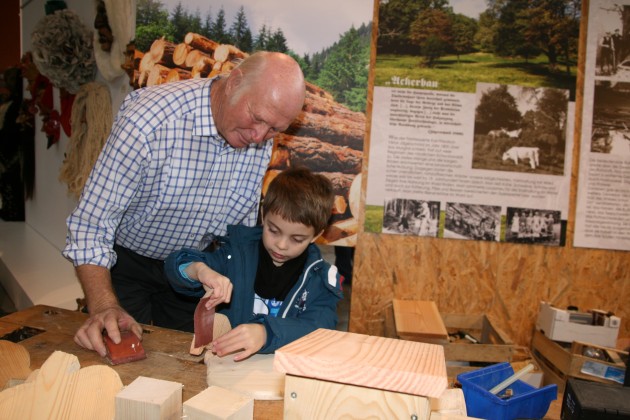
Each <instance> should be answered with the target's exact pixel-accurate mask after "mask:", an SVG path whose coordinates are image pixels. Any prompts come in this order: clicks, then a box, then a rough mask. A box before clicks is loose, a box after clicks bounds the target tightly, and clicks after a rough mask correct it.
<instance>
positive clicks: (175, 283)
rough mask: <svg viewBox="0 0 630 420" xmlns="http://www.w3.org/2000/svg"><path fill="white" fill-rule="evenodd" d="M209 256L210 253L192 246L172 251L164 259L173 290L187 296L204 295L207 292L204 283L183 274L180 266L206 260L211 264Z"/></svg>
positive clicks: (165, 272)
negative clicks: (191, 247)
mask: <svg viewBox="0 0 630 420" xmlns="http://www.w3.org/2000/svg"><path fill="white" fill-rule="evenodd" d="M209 258H210V254H209V253H204V252H201V251H197V250H195V249H190V248H184V249H182V250H180V251H175V252H173V253H171V254H170V255H169V256H168V257H167V258H166V260H164V274H165V275H166V278H167V279H168V282H169V284H170V285H171V287H172V288H173V290H175V292H177V293H180V294H182V295H185V296H193V297H202V296H203V295H204V293H205V291H204V288H203V285H202V284H201V283H200V282H199V281H197V280H192V279H189V278H187V277H185V276H183V275H182V273H181V272H180V267H181V266H182V265H184V264H189V263H192V262H204V263H206V264H208V265H210V262H211V261H209Z"/></svg>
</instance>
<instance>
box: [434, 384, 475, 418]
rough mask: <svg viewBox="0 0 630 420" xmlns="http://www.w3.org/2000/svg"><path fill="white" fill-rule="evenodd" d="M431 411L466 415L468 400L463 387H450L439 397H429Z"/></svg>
mask: <svg viewBox="0 0 630 420" xmlns="http://www.w3.org/2000/svg"><path fill="white" fill-rule="evenodd" d="M429 403H430V404H431V411H432V412H437V413H440V414H444V415H447V414H448V415H457V416H464V417H466V415H467V413H468V412H467V411H466V400H465V398H464V391H463V390H462V389H461V388H449V389H447V390H446V391H444V393H442V395H440V397H439V398H429Z"/></svg>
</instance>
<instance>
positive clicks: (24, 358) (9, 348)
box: [0, 340, 31, 388]
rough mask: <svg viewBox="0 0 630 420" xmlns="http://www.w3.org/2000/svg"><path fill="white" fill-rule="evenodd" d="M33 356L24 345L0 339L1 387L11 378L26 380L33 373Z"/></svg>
mask: <svg viewBox="0 0 630 420" xmlns="http://www.w3.org/2000/svg"><path fill="white" fill-rule="evenodd" d="M30 366H31V356H30V355H29V354H28V350H26V349H25V348H24V347H23V346H21V345H19V344H16V343H13V342H11V341H6V340H0V388H3V387H5V386H6V384H7V383H8V382H9V381H10V380H12V379H13V380H16V379H18V380H20V379H21V380H24V379H26V378H27V377H28V375H29V374H30V373H31V368H30Z"/></svg>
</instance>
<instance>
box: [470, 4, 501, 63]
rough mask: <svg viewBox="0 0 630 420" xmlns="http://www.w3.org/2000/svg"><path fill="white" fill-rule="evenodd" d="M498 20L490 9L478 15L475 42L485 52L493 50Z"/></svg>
mask: <svg viewBox="0 0 630 420" xmlns="http://www.w3.org/2000/svg"><path fill="white" fill-rule="evenodd" d="M497 25H498V20H497V17H496V15H495V14H494V13H493V12H492V11H491V10H485V11H484V12H482V13H481V14H480V15H479V24H478V25H477V26H478V29H477V32H476V33H475V44H476V45H477V46H478V48H479V49H480V50H481V51H483V52H487V53H493V52H494V34H495V33H496V31H497Z"/></svg>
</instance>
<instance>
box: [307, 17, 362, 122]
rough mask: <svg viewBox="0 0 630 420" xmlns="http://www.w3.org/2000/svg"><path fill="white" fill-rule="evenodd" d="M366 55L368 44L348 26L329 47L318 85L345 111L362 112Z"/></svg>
mask: <svg viewBox="0 0 630 420" xmlns="http://www.w3.org/2000/svg"><path fill="white" fill-rule="evenodd" d="M369 54H370V50H369V42H365V40H364V39H363V38H361V37H360V36H359V32H358V31H357V30H356V29H355V28H354V26H353V27H351V28H350V30H348V31H347V32H346V33H345V34H343V35H342V36H341V37H340V39H339V41H338V42H337V43H336V44H335V45H334V46H333V47H332V48H331V50H330V54H329V56H328V57H327V59H326V61H325V63H324V65H323V67H322V69H321V72H320V73H319V77H318V79H317V84H318V85H319V86H320V87H322V88H324V89H326V90H327V91H328V92H330V93H331V94H332V95H333V97H334V98H335V99H336V100H337V101H338V102H340V103H343V104H344V105H346V106H348V108H350V109H352V110H355V111H361V112H365V108H366V98H367V80H368V65H369V61H370V56H369Z"/></svg>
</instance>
